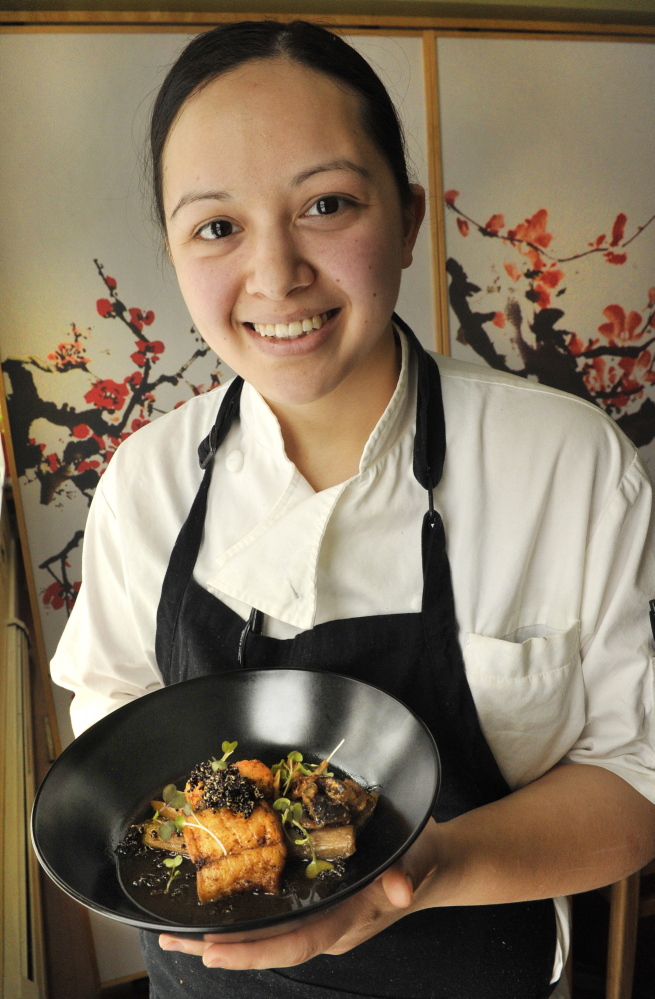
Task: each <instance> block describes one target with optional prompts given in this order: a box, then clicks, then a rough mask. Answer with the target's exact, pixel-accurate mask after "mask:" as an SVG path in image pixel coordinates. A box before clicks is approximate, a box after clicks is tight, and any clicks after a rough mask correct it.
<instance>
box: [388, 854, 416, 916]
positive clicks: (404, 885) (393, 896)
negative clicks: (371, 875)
mask: <svg viewBox="0 0 655 999" xmlns="http://www.w3.org/2000/svg"><path fill="white" fill-rule="evenodd" d="M381 881H382V887H383V888H384V894H385V895H386V896H387V899H388V900H389V902H391V904H392V905H393V906H395V907H396V908H397V909H407V908H408V907H409V906H410V905H411V904H412V899H413V897H414V885H413V884H412V879H411V876H410V875H409V874H408V873H407V871H405V870H403V868H402V866H401V865H396V866H395V867H392V868H390V869H389V870H388V871H385V872H384V874H383V875H382V878H381Z"/></svg>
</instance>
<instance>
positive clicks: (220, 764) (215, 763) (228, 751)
mask: <svg viewBox="0 0 655 999" xmlns="http://www.w3.org/2000/svg"><path fill="white" fill-rule="evenodd" d="M238 745H239V743H238V742H224V743H222V744H221V749H222V750H223V755H222V756H221V758H220V760H217V759H216V757H215V756H212V770H213V771H214V773H216V771H217V770H227V758H228V756H231V755H232V753H233V752H234V750H235V749H236V748H237V746H238Z"/></svg>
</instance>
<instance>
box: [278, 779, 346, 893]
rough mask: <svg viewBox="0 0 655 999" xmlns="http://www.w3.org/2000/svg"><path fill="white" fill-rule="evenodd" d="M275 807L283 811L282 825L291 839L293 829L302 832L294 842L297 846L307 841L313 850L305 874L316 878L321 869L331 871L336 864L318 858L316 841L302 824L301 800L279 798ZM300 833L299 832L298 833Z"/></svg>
mask: <svg viewBox="0 0 655 999" xmlns="http://www.w3.org/2000/svg"><path fill="white" fill-rule="evenodd" d="M273 808H274V809H275V810H276V811H277V812H282V827H283V828H284V831H285V833H286V835H287V836H288V837H289V839H291V838H292V836H293V834H294V833H293V830H294V827H295V829H297V830H298V832H299V833H300V839H294V840H293V842H294V843H295V844H296V846H302V845H303V844H305V843H307V844H308V845H309V849H310V850H311V852H312V859H311V863H309V864H307V867H306V868H305V874H306V876H307V877H308V878H315V877H316V876H317V875H318V874H320V873H321V871H331V870H333V869H334V864H332V863H330V861H329V860H317V859H316V851H315V849H314V843H313V840H312V837H311V836H310V835H309V833H308V832H307V830H306V829H305V827H304V826H302V825H301V824H300V819H301V818H302V805H301V803H300V802H299V801H296V802H294V803H293V804H292V803H291V802H290V801H289V799H288V798H284V797H282V798H278V799H277V801H274V802H273ZM287 826H291V827H292V828H291V832H289V831H288V830H287ZM296 835H298V833H296Z"/></svg>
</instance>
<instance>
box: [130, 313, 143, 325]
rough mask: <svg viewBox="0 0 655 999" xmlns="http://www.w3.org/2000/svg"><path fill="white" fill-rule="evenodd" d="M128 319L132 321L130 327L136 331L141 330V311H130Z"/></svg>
mask: <svg viewBox="0 0 655 999" xmlns="http://www.w3.org/2000/svg"><path fill="white" fill-rule="evenodd" d="M129 312H130V319H131V320H132V325H133V326H136V328H137V329H138V330H142V329H143V321H142V316H141V309H130V310H129Z"/></svg>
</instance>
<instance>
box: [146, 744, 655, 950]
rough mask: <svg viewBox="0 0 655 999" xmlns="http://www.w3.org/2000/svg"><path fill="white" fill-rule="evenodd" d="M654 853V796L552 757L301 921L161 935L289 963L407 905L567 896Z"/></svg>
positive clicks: (352, 936) (335, 945) (181, 944)
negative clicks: (196, 935)
mask: <svg viewBox="0 0 655 999" xmlns="http://www.w3.org/2000/svg"><path fill="white" fill-rule="evenodd" d="M654 855H655V805H653V804H652V803H651V802H650V801H648V800H647V799H646V798H644V797H642V795H641V794H639V792H638V791H636V790H635V789H634V788H633V787H631V786H630V785H629V784H627V783H626V782H625V781H624V780H622V778H621V777H618V776H617V775H616V774H614V773H612V772H611V771H609V770H605V769H604V768H602V767H597V766H591V765H586V764H569V765H566V766H556V767H554V768H553V769H552V770H550V771H549V772H548V773H546V774H544V776H543V777H540V778H539V780H536V781H534V783H532V784H529V785H527V786H526V787H524V788H521V789H520V790H518V791H514V792H513V793H512V794H508V795H507V797H506V798H501V799H500V801H494V802H492V803H491V804H489V805H484V806H482V807H481V808H476V809H473V810H472V811H470V812H465V813H464V814H462V815H459V816H458V817H457V818H455V819H451V820H450V821H449V822H443V823H440V824H437V823H436V822H434V820H432V819H430V821H429V822H428V824H427V826H426V827H425V829H424V830H423V832H422V833H421V835H420V836H419V837H418V839H417V840H416V842H415V843H414V844H413V846H412V847H411V848H410V849H409V850H408V851H407V853H406V854H405V856H404V857H403V858H402V859H401V860H400V861H399V863H398V864H396V866H395V867H393V868H391V869H390V870H388V871H387V872H386V873H385V874H383V875H382V876H381V877H380V878H378V880H377V881H375V882H374V883H373V884H372V885H370V886H369V887H368V888H365V889H364V890H363V891H361V892H359V894H358V895H355V896H354V897H353V898H351V899H349V900H348V901H347V902H344V903H343V905H340V906H338V907H337V908H335V909H334V910H332V912H329V913H328V914H327V915H326V916H324V917H323V918H322V919H317V920H316V922H312V923H309V924H308V925H307V926H306V927H300V928H299V929H297V930H293V931H292V932H291V933H285V934H283V935H281V936H279V937H272V938H269V939H268V940H258V941H256V942H254V943H241V944H239V943H234V944H229V943H228V944H225V943H220V944H219V943H215V942H212V938H211V937H207V938H206V939H205V940H204V941H199V942H196V941H194V940H180V939H176V938H175V937H171V936H168V935H167V934H164V935H162V936H161V937H160V942H161V944H162V946H163V947H164V948H165V949H169V950H183V951H185V952H186V953H187V954H200V955H202V958H203V961H204V963H205V964H206V965H208V966H209V967H222V968H231V969H247V968H283V967H289V966H291V965H295V964H302V962H303V961H308V960H309V959H310V958H311V957H315V956H316V955H317V954H343V953H344V952H345V951H347V950H350V949H351V948H352V947H356V946H357V944H360V943H362V942H363V941H364V940H368V939H369V937H372V936H374V935H375V934H376V933H379V932H380V930H383V929H385V928H386V927H387V926H390V925H391V923H394V922H395V921H396V920H397V919H402V917H403V916H404V915H406V914H407V913H408V912H414V911H417V910H419V909H425V908H429V907H430V906H442V905H445V906H448V905H493V904H497V903H506V902H522V901H527V900H528V899H536V898H551V897H553V896H555V895H572V894H574V893H576V892H582V891H589V890H590V889H591V888H598V887H600V886H601V885H606V884H611V883H612V882H613V881H618V880H619V879H620V878H624V877H626V876H627V875H628V874H631V873H632V872H633V871H636V870H638V869H639V868H640V867H642V866H643V865H644V864H646V863H647V862H648V861H649V860H651V859H652V857H653V856H654ZM412 886H414V887H412ZM214 939H215V938H214Z"/></svg>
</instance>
